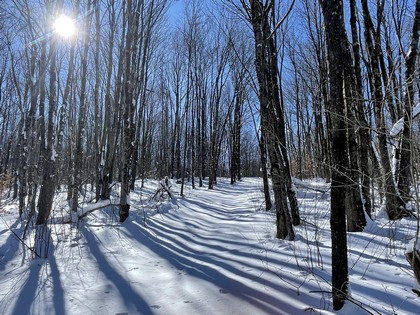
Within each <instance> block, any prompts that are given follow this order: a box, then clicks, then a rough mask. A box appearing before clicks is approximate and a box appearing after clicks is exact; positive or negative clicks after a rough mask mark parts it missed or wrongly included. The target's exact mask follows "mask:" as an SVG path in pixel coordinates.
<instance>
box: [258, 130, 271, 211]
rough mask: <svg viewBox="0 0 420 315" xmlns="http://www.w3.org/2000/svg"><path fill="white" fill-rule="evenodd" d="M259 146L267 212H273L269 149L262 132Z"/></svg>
mask: <svg viewBox="0 0 420 315" xmlns="http://www.w3.org/2000/svg"><path fill="white" fill-rule="evenodd" d="M259 146H260V159H261V170H262V178H263V189H264V201H265V210H271V208H272V207H273V203H272V202H271V197H270V185H269V183H268V172H267V148H266V144H265V137H264V135H263V132H262V131H261V137H260V141H259Z"/></svg>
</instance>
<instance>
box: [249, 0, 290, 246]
mask: <svg viewBox="0 0 420 315" xmlns="http://www.w3.org/2000/svg"><path fill="white" fill-rule="evenodd" d="M273 5H274V2H273V1H269V2H268V3H267V4H265V5H264V4H263V3H262V1H257V0H252V1H250V8H249V14H250V19H251V21H250V22H251V24H252V27H253V31H254V39H255V66H256V71H257V78H258V84H259V95H258V96H259V100H260V108H261V112H260V114H261V120H262V128H263V133H264V136H265V137H266V143H267V149H268V155H269V158H270V163H271V177H272V183H273V191H274V200H275V207H276V218H277V235H276V237H277V238H281V239H285V238H289V239H290V240H293V239H294V238H295V234H294V231H293V226H292V220H291V216H290V211H289V205H288V204H287V199H288V195H289V197H290V196H291V194H292V193H293V192H292V190H291V189H290V190H289V188H291V177H290V171H289V168H288V166H289V163H288V157H287V152H286V141H285V139H286V137H285V130H284V129H285V124H284V117H283V115H284V113H283V106H282V104H281V100H280V93H279V84H278V76H277V74H278V68H277V67H278V63H277V49H276V45H275V41H274V38H273V36H274V34H273V33H272V30H271V27H270V24H269V18H270V10H274V8H273ZM289 200H290V201H291V200H292V199H289ZM295 205H297V203H296V204H293V205H292V204H291V207H293V206H295ZM294 214H297V216H298V213H296V212H294Z"/></svg>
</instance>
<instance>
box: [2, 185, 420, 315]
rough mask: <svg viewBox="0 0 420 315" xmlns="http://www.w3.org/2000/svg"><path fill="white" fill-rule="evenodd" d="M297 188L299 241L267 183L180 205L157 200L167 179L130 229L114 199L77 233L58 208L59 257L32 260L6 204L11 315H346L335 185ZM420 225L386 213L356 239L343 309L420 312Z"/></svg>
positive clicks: (6, 303)
mask: <svg viewBox="0 0 420 315" xmlns="http://www.w3.org/2000/svg"><path fill="white" fill-rule="evenodd" d="M298 184H299V185H298V191H299V192H298V197H299V201H300V209H301V215H302V219H303V224H302V225H301V226H299V227H297V228H296V234H297V237H296V240H295V241H293V242H290V241H284V240H278V239H275V238H274V232H275V229H274V228H275V227H274V220H275V217H274V213H272V212H265V211H263V210H262V209H263V206H262V203H263V194H262V182H261V180H260V179H251V178H245V179H244V180H243V181H242V182H240V183H238V184H235V185H233V186H232V185H230V184H229V181H228V180H226V179H220V180H219V183H218V185H217V187H216V188H215V189H214V190H208V189H206V188H199V189H196V190H192V189H188V190H187V192H186V194H185V197H183V198H181V197H179V194H178V192H179V186H178V185H176V184H174V185H173V187H172V191H173V192H174V195H175V196H176V198H174V199H172V200H167V201H164V202H162V203H160V202H159V203H156V202H155V201H151V200H150V197H151V195H153V193H154V191H155V190H156V187H158V183H157V182H154V181H150V182H149V181H148V182H146V187H145V188H144V189H142V190H141V189H140V188H139V187H137V188H136V190H135V192H133V193H131V204H132V211H131V215H130V217H129V219H128V220H127V221H126V222H124V223H123V224H120V223H119V222H118V216H117V214H118V209H117V207H114V206H112V205H108V206H107V205H106V204H103V205H102V206H103V208H100V209H97V210H95V211H92V212H90V213H88V214H87V215H86V216H85V217H84V218H83V219H82V221H81V222H80V223H79V226H78V228H77V227H74V226H72V225H71V224H69V223H64V224H63V223H60V221H64V222H66V221H68V220H66V219H65V216H64V217H63V216H62V215H61V217H60V215H58V213H59V212H60V211H61V210H60V209H64V210H65V207H63V206H65V203H62V202H61V203H60V202H57V204H56V212H57V213H56V214H55V222H56V223H55V224H51V226H50V230H51V239H52V246H51V247H50V256H49V258H48V259H31V256H32V255H31V252H30V251H29V250H28V249H27V248H26V246H25V245H24V244H22V242H19V241H18V238H17V236H19V235H22V231H23V228H24V222H21V221H20V219H19V218H18V215H17V205H16V204H15V203H8V204H6V201H3V206H2V207H1V208H0V314H19V315H20V314H42V315H44V314H77V315H82V314H100V315H106V314H165V315H166V314H176V315H178V314H182V315H188V314H194V315H195V314H203V315H204V314H238V315H246V314H250V315H251V314H252V315H253V314H293V315H295V314H335V313H334V312H333V311H332V305H331V295H330V294H329V292H330V291H331V288H330V285H329V283H330V278H331V276H330V274H331V246H330V245H331V242H330V231H329V193H328V185H326V184H325V183H323V182H322V181H311V182H304V183H298ZM323 191H325V193H323ZM111 201H112V202H113V203H115V202H116V200H115V199H114V200H111ZM95 207H96V206H94V205H84V211H85V212H86V210H92V209H93V208H95ZM60 213H61V212H60ZM60 218H62V220H61V219H60ZM415 226H416V222H415V221H414V220H413V219H404V220H402V221H399V222H391V223H390V222H388V221H387V220H385V219H384V218H383V215H381V213H379V214H378V217H377V220H375V222H370V223H369V225H368V227H367V228H366V230H365V232H364V233H351V234H349V238H348V244H349V268H350V270H349V273H350V287H351V292H352V297H351V299H350V300H349V301H348V302H347V303H346V306H345V308H344V309H343V310H341V311H340V312H338V314H399V315H401V314H419V313H420V298H417V296H416V295H415V294H414V293H412V292H411V288H412V286H413V282H414V277H413V273H412V271H411V269H410V266H409V264H408V262H407V261H406V260H405V258H404V252H405V250H406V246H407V244H408V243H409V242H410V240H411V239H412V238H413V236H414V232H415ZM25 242H26V243H27V245H29V246H32V245H31V241H30V238H29V239H28V240H26V241H25Z"/></svg>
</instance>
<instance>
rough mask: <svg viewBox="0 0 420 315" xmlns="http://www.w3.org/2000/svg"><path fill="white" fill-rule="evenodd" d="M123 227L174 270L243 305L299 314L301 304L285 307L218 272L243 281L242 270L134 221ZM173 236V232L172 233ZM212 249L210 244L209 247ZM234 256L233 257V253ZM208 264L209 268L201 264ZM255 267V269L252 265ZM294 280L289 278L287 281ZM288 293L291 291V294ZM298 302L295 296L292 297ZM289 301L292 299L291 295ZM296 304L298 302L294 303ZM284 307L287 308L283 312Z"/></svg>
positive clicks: (264, 294)
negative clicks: (226, 273)
mask: <svg viewBox="0 0 420 315" xmlns="http://www.w3.org/2000/svg"><path fill="white" fill-rule="evenodd" d="M122 228H125V229H126V230H127V232H126V233H127V234H130V235H131V237H133V238H134V239H136V240H138V241H140V242H141V244H142V245H144V246H146V247H147V248H148V249H150V250H151V251H152V252H154V253H155V254H156V255H158V256H160V257H161V258H162V259H166V260H167V261H168V262H169V263H171V264H172V266H174V267H175V268H177V269H179V270H184V271H185V272H186V273H187V274H189V275H191V276H193V277H196V278H198V279H199V280H203V281H207V282H209V283H212V284H214V285H215V286H217V287H218V288H219V292H220V293H229V294H231V295H232V296H235V297H237V298H239V299H241V300H243V301H244V302H245V301H246V302H248V303H249V304H251V305H253V306H255V307H257V308H259V309H260V310H261V311H264V312H265V313H267V314H285V312H286V313H288V314H289V313H290V314H297V313H299V312H302V309H301V308H299V306H301V305H296V306H293V303H288V304H287V305H285V303H284V301H282V300H280V299H278V298H276V297H274V296H272V295H270V294H268V293H265V292H263V291H260V290H256V289H254V288H252V287H250V286H248V285H247V284H245V283H243V282H241V281H238V280H235V279H232V278H229V277H228V276H226V275H224V274H223V273H222V272H220V271H219V270H220V269H224V270H228V271H230V272H231V273H233V274H235V275H236V276H240V277H242V278H244V279H248V280H249V278H250V275H249V274H248V273H246V272H244V271H243V270H240V269H238V268H235V267H234V266H231V265H229V264H227V263H226V262H223V261H219V260H216V259H213V258H211V255H206V256H204V257H203V253H202V252H197V251H196V250H194V249H193V248H192V247H189V246H188V245H187V244H188V242H182V243H181V242H179V241H178V240H176V239H175V238H174V237H171V236H170V235H168V234H164V233H162V232H161V231H159V229H153V232H152V233H149V232H148V231H145V230H144V229H143V228H142V227H140V226H138V225H136V224H135V222H134V221H131V220H130V221H129V222H126V223H124V224H123V225H122ZM172 232H173V233H174V234H173V236H175V235H176V232H175V231H172ZM209 247H211V245H209ZM233 256H235V254H233ZM203 262H205V263H206V264H210V265H211V266H208V265H204V264H203ZM253 267H255V266H253ZM292 279H293V280H295V279H294V278H293V276H292V275H290V279H288V280H290V281H292ZM251 280H252V281H254V282H259V283H262V284H264V285H265V286H266V287H272V288H275V289H276V290H278V289H280V290H283V291H284V292H287V291H289V289H287V288H283V289H281V288H279V286H278V284H274V283H272V282H269V281H267V280H263V279H260V278H258V277H255V278H252V279H251ZM290 292H291V293H292V292H293V291H290ZM295 298H296V299H298V296H297V295H296V297H295ZM289 299H290V300H291V299H293V294H290V298H289ZM296 304H298V303H296ZM284 307H287V309H282V308H284Z"/></svg>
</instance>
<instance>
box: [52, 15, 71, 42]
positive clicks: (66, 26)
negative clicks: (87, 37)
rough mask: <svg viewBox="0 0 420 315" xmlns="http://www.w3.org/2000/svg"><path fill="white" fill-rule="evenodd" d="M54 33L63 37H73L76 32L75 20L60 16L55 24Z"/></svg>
mask: <svg viewBox="0 0 420 315" xmlns="http://www.w3.org/2000/svg"><path fill="white" fill-rule="evenodd" d="M54 32H55V33H56V34H58V35H60V36H61V37H65V38H68V37H72V36H73V35H74V33H75V32H76V26H75V24H74V20H72V19H71V18H69V17H68V16H65V15H61V16H59V17H58V18H57V19H56V20H55V22H54Z"/></svg>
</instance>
